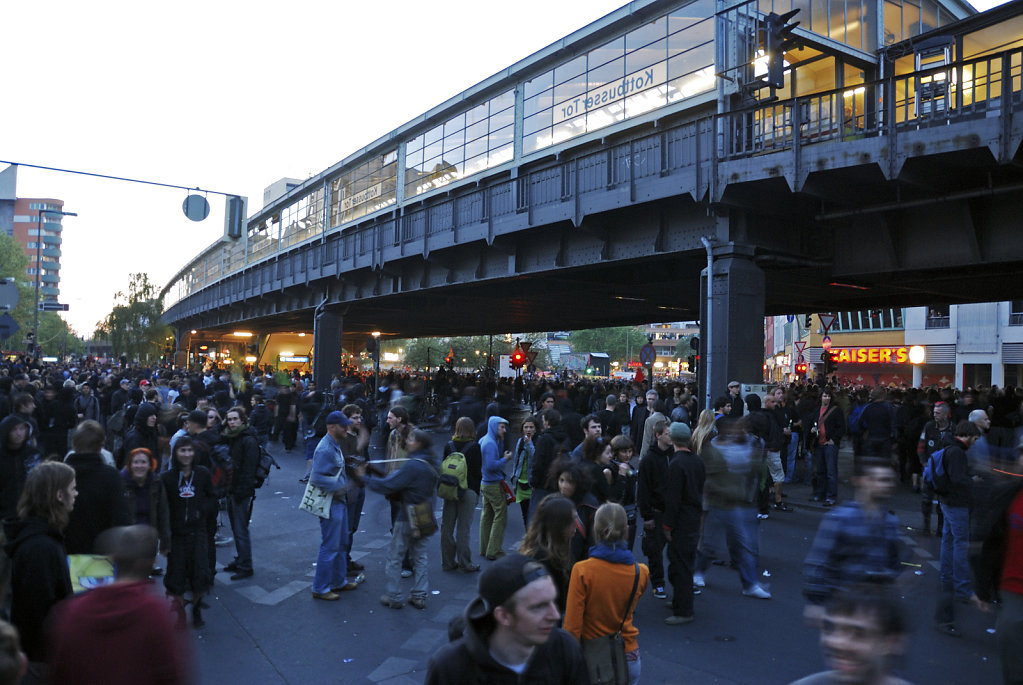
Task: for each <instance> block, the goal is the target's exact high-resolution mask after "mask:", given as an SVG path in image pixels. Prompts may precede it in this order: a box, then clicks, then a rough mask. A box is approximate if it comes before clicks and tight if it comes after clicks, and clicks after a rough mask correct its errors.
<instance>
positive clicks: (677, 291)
mask: <svg viewBox="0 0 1023 685" xmlns="http://www.w3.org/2000/svg"><path fill="white" fill-rule="evenodd" d="M1020 128H1021V126H1020V124H1019V122H1015V121H1014V122H1012V126H1007V125H1006V124H1005V122H998V121H996V120H991V119H988V120H981V121H979V122H978V121H973V122H963V123H960V124H953V125H951V126H947V127H945V128H944V129H943V135H940V136H935V135H933V131H932V132H930V134H927V135H925V133H927V132H926V131H925V132H919V131H911V132H907V133H905V134H903V135H902V137H901V138H900V144H899V146H898V147H894V146H893V145H892V143H893V141H891V140H889V139H887V138H884V137H878V138H867V139H863V140H854V141H845V142H841V143H824V144H819V145H815V146H807V147H806V148H804V149H803V150H802V151H801V152H799V154H798V156H797V157H796V159H797V162H795V163H789V162H787V161H786V159H788V158H789V157H790V155H787V153H785V152H777V153H770V154H764V155H754V156H752V157H747V158H743V159H737V160H734V161H722V162H720V163H716V165H715V166H714V168H710V167H708V166H707V164H706V163H701V162H686V161H685V157H684V155H683V154H681V153H677V154H676V152H673V150H676V149H677V150H683V151H684V150H685V149H687V148H686V147H685V146H686V145H687V144H688V145H692V144H693V139H694V138H699V139H702V137H706V135H707V134H706V132H705V131H704V130H702V129H700V128H698V127H693V126H692V125H691V124H687V123H682V124H680V125H677V126H676V127H675V128H667V129H664V128H662V129H658V130H655V131H653V132H650V131H649V130H648V131H642V132H638V134H642V136H640V135H638V134H637V137H634V138H633V139H631V140H627V141H625V142H614V141H608V142H606V143H603V145H605V147H604V148H602V149H598V150H597V151H593V150H592V149H591V150H582V151H579V153H578V155H577V156H576V157H574V158H562V159H547V160H542V161H541V162H537V163H535V164H533V165H531V166H530V167H529V168H525V167H523V168H521V169H519V170H518V173H517V174H515V175H513V176H507V175H505V176H502V177H500V178H496V179H490V180H491V181H492V183H491V185H489V186H487V185H481V186H479V187H477V186H470V187H465V188H462V189H456V190H453V191H452V192H451V193H449V194H446V195H443V194H442V195H436V196H434V197H432V198H428V199H426V200H424V201H423V202H421V203H419V204H417V205H414V206H405V207H403V208H401V209H400V210H395V211H394V212H392V213H390V214H387V215H385V216H378V217H375V218H373V219H370V220H368V221H367V222H364V223H363V224H360V225H358V226H355V227H351V228H348V229H346V230H345V231H343V232H340V233H337V232H335V233H333V234H328V235H326V236H324V237H323V238H322V239H321V240H318V241H315V242H313V243H311V244H309V243H307V244H304V245H299V246H296V247H295V248H294V249H293V250H291V251H290V252H286V253H282V254H280V255H279V256H277V257H276V258H274V259H273V260H268V261H264V262H260V263H256V264H253V265H251V266H248V267H246V268H245V269H243V270H241V271H239V272H237V273H234V274H231V275H229V276H227V277H224V278H222V279H220V280H219V281H217V282H216V283H215V284H214V285H212V286H209V287H207V288H204V289H202V290H200V291H199V292H197V293H194V294H192V295H191V296H189V297H187V298H186V299H184V300H183V301H181V302H179V303H177V304H176V305H174V306H173V307H171V308H170V310H169V311H168V313H167V316H166V317H165V318H166V319H167V320H168V321H169V322H170V323H172V324H173V325H175V326H177V327H178V328H179V330H181V329H187V328H194V329H203V330H204V331H205V332H207V333H210V334H214V335H215V334H217V333H227V332H230V331H233V330H238V329H239V328H247V329H252V330H256V331H259V332H261V333H268V332H277V331H308V330H309V329H310V328H312V326H313V314H314V310H315V309H316V307H317V306H319V305H321V304H323V305H324V306H325V307H326V310H327V311H328V312H329V318H330V322H331V325H338V324H339V325H340V326H341V327H342V328H343V338H341V340H342V341H343V343H344V347H346V348H348V349H350V350H355V349H360V348H361V347H362V344H363V342H364V341H365V339H366V337H367V335H368V334H369V333H370V332H371V331H381V332H382V333H383V334H384V335H385V336H393V337H419V336H442V335H467V334H486V333H506V332H510V331H511V332H514V331H537V330H571V329H577V328H588V327H596V326H612V325H620V324H637V323H645V322H653V321H677V320H694V319H702V317H701V315H700V311H701V308H700V301H701V295H700V278H701V276H700V274H701V270H703V269H705V267H706V264H707V255H706V251H705V248H704V245H703V243H702V242H701V237H707V238H710V239H711V240H712V241H713V243H714V245H715V247H714V254H715V259H716V260H717V261H716V262H715V263H716V266H715V284H714V294H715V299H714V302H715V305H714V307H715V309H714V311H713V312H712V314H713V317H716V321H717V322H716V323H715V324H714V328H715V331H717V329H718V326H719V325H723V324H722V322H726V321H727V323H728V325H727V327H726V330H722V331H721V332H720V333H719V334H718V335H717V338H718V340H719V341H720V342H721V344H722V345H723V347H722V348H720V349H718V350H717V352H718V354H721V355H723V356H724V357H725V358H726V359H728V364H727V366H722V367H721V369H722V370H721V373H722V374H724V373H727V374H728V375H729V377H732V376H734V377H749V376H755V377H759V371H760V365H761V363H762V360H761V355H759V354H756V355H752V354H746V355H745V357H747V358H745V359H743V360H741V361H739V362H734V361H733V357H734V354H733V351H734V350H732V348H731V347H729V345H731V346H732V347H734V343H735V339H736V338H737V337H738V338H743V339H745V338H749V337H750V335H751V332H752V331H757V333H756V334H754V337H755V338H758V337H759V332H760V331H761V330H762V317H763V315H764V314H792V313H802V312H827V311H845V310H858V309H867V308H880V307H905V306H918V305H937V304H945V303H949V304H951V303H965V302H984V301H992V300H1005V299H1023V278H1020V274H1021V273H1023V230H1020V228H1021V223H1023V221H1021V219H1020V209H1021V208H1023V157H1021V154H1020V146H1019V140H1020V130H1019V129H1020ZM1007 135H1008V136H1009V137H1010V138H1011V143H1006V136H1007ZM686 136H689V138H687V137H686ZM950 141H951V142H950ZM709 144H710V143H709V142H704V143H702V145H709ZM700 145H701V143H696V144H695V147H696V148H697V149H699V147H700ZM673 146H674V147H673ZM1009 150H1012V151H1015V152H1014V153H1013V154H1008V151H1009ZM594 160H596V161H594ZM678 160H682V161H678ZM671 163H676V166H671ZM658 164H660V170H658V166H657V165H658ZM807 170H811V171H807ZM712 174H713V176H714V177H715V178H719V179H728V182H727V183H724V184H723V185H721V186H720V187H716V186H713V185H712V184H710V183H709V182H708V178H710V177H711V175H712ZM737 260H738V262H740V263H741V264H739V267H740V268H739V271H741V272H742V273H743V274H744V276H743V277H738V278H732V277H730V276H729V275H728V274H727V273H724V272H722V271H720V270H721V269H733V268H736V264H737ZM748 267H751V268H748ZM744 288H753V289H756V290H757V291H758V292H756V293H747V292H744V291H743V289H744ZM746 295H756V298H754V299H755V300H756V302H755V306H754V304H749V306H746V305H736V304H733V303H735V302H739V301H740V300H742V297H743V296H746ZM750 302H751V303H752V302H753V301H752V300H751V301H750ZM719 309H720V311H718V310H719ZM739 310H741V311H739ZM736 317H739V318H741V319H742V321H741V322H739V320H738V319H737V318H736ZM758 317H759V319H758ZM739 323H741V325H739ZM705 335H706V333H705ZM332 346H333V344H332ZM714 346H715V347H717V343H715V345H714ZM712 352H713V351H712ZM317 357H319V354H317ZM736 364H738V366H736ZM746 367H749V368H746ZM715 375H716V373H715ZM723 378H724V376H722V379H712V380H721V381H722V382H723ZM717 385H718V383H716V382H715V387H716V386H717ZM722 387H723V386H722Z"/></svg>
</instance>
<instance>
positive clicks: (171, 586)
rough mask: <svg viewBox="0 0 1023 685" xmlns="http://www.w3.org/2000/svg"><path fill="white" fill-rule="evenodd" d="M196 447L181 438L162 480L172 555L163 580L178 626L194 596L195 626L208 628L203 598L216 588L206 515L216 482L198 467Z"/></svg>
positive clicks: (186, 438) (207, 471)
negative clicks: (189, 595)
mask: <svg viewBox="0 0 1023 685" xmlns="http://www.w3.org/2000/svg"><path fill="white" fill-rule="evenodd" d="M194 460H195V444H194V443H193V441H192V439H191V438H189V437H187V436H186V437H183V438H179V439H178V441H177V442H176V443H174V451H173V452H172V453H171V468H170V471H167V472H166V473H165V474H163V477H162V478H161V480H162V481H163V487H164V490H165V491H166V494H167V503H168V507H169V509H170V532H171V544H170V554H169V555H168V556H167V575H166V576H165V577H164V579H163V584H164V587H166V588H167V594H168V595H170V596H171V598H172V600H173V601H174V610H175V612H176V613H177V615H178V623H179V625H181V626H183V625H184V623H185V604H187V603H188V602H187V601H186V600H185V593H187V592H191V593H192V597H191V603H192V625H193V626H194V627H196V628H201V627H202V626H204V625H205V624H206V622H205V621H204V620H203V617H202V597H203V595H205V594H206V592H207V591H208V590H209V588H210V586H211V585H212V584H213V574H212V572H211V569H210V565H209V548H208V545H209V536H208V535H207V534H206V515H207V513H208V512H209V511H210V508H211V507H215V506H216V498H215V496H214V494H213V478H212V477H211V476H210V472H209V470H208V469H207V468H206V467H204V466H195V465H194V464H193V461H194Z"/></svg>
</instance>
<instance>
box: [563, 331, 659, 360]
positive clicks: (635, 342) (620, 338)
mask: <svg viewBox="0 0 1023 685" xmlns="http://www.w3.org/2000/svg"><path fill="white" fill-rule="evenodd" d="M568 341H569V342H570V343H571V344H572V351H573V352H576V353H578V354H589V353H590V352H604V353H606V354H607V355H608V356H609V357H610V358H611V360H612V361H615V360H622V361H625V362H628V361H629V360H628V359H627V358H626V357H627V356H632V357H638V356H639V348H641V347H643V345H645V344H646V342H647V339H646V336H645V335H643V332H642V331H640V330H639V329H637V328H635V327H633V326H614V327H610V328H584V329H581V330H578V331H572V335H571V336H569V338H568Z"/></svg>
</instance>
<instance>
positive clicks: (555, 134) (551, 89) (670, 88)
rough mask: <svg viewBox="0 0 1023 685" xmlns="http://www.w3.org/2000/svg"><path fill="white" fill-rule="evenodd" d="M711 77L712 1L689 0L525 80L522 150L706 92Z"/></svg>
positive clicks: (712, 79) (712, 74) (710, 85)
mask: <svg viewBox="0 0 1023 685" xmlns="http://www.w3.org/2000/svg"><path fill="white" fill-rule="evenodd" d="M715 83H716V81H715V76H714V3H713V2H712V0H696V2H692V3H690V4H688V5H686V6H685V7H682V8H679V9H677V10H675V11H673V12H671V13H670V14H668V15H666V16H663V17H660V18H658V19H656V20H654V21H652V22H650V23H649V24H645V25H644V26H640V27H639V28H636V29H634V30H632V31H630V32H629V33H627V34H625V35H624V36H619V37H618V38H615V39H614V40H612V41H609V42H607V43H605V44H604V45H601V46H599V47H596V48H594V49H592V50H590V51H589V52H588V53H586V54H585V55H580V56H579V57H576V58H574V59H572V60H569V61H568V62H565V63H564V64H562V65H560V66H558V67H555V68H554V69H553V70H551V71H548V72H546V73H544V74H540V75H539V76H536V77H534V78H533V79H531V80H530V81H527V82H526V83H525V84H524V87H523V95H524V98H525V99H524V101H523V129H522V133H523V140H522V151H523V152H524V153H529V152H534V151H536V150H541V149H543V148H546V147H549V146H551V145H556V144H557V143H560V142H563V141H565V140H569V139H570V138H573V137H575V136H578V135H582V134H583V133H587V132H589V131H596V130H599V129H602V128H604V127H606V126H610V125H611V124H614V123H617V122H619V121H623V120H625V119H629V118H631V117H635V116H639V115H640V114H643V113H645V112H649V111H651V110H653V109H657V108H658V107H663V106H665V105H668V104H671V103H673V102H677V101H680V100H684V99H686V98H689V97H692V96H694V95H698V94H700V93H705V92H708V91H710V90H713V88H714V86H715Z"/></svg>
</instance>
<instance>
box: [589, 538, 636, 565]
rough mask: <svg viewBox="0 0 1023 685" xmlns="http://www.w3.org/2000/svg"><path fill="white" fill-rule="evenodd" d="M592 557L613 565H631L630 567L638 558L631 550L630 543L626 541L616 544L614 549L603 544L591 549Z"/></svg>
mask: <svg viewBox="0 0 1023 685" xmlns="http://www.w3.org/2000/svg"><path fill="white" fill-rule="evenodd" d="M590 556H591V557H596V558H597V559H603V560H604V561H608V562H611V563H612V564H629V565H630V566H631V565H633V564H635V563H636V558H635V557H634V556H633V555H632V550H631V549H629V545H628V543H626V542H625V541H624V540H623V541H622V542H616V543H615V545H614V547H612V546H611V545H609V544H607V543H606V542H601V543H599V544H596V545H594V546H593V547H590Z"/></svg>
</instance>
